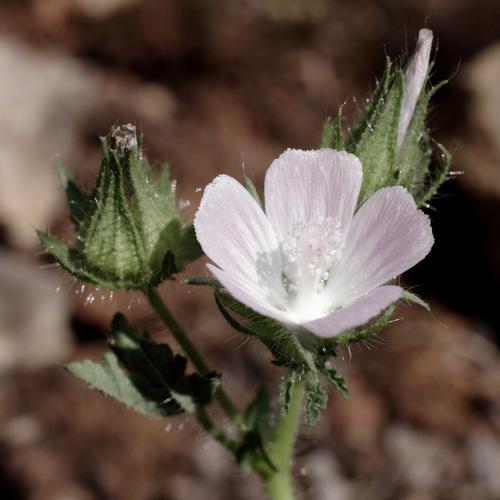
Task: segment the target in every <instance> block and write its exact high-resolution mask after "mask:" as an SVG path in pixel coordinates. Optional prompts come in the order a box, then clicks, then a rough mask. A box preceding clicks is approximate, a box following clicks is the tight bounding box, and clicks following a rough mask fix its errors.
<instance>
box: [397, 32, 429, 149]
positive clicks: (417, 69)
mask: <svg viewBox="0 0 500 500" xmlns="http://www.w3.org/2000/svg"><path fill="white" fill-rule="evenodd" d="M432 38H433V34H432V31H431V30H428V29H421V30H420V31H419V32H418V39H417V45H416V47H415V52H414V53H413V55H412V57H411V59H410V61H409V62H408V64H407V66H406V69H405V73H404V82H403V83H404V85H403V100H402V102H401V111H400V114H399V123H398V139H397V147H398V149H399V148H400V147H401V145H402V144H403V142H404V140H405V137H406V133H407V131H408V127H409V126H410V122H411V119H412V117H413V113H414V111H415V107H416V105H417V101H418V98H419V97H420V94H421V93H422V89H423V87H424V84H425V81H426V80H427V72H428V70H429V59H430V55H431V47H432Z"/></svg>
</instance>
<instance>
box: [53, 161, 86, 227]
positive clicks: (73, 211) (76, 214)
mask: <svg viewBox="0 0 500 500" xmlns="http://www.w3.org/2000/svg"><path fill="white" fill-rule="evenodd" d="M56 168H57V174H58V177H59V182H60V184H61V187H62V189H63V190H64V193H65V194H66V200H67V202H68V209H69V214H70V217H71V222H73V224H74V225H75V226H76V227H78V225H79V224H80V222H81V221H82V220H83V219H84V218H85V211H86V206H87V204H88V201H89V200H88V196H86V195H85V193H84V192H83V191H81V190H80V188H79V187H78V186H77V185H76V184H75V182H74V181H73V179H72V178H71V176H70V174H69V172H68V169H67V167H66V165H64V163H63V162H62V161H61V160H60V159H58V160H56Z"/></svg>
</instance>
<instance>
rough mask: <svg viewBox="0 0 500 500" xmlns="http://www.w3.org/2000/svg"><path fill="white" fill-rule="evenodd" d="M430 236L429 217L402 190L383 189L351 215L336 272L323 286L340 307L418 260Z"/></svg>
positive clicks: (395, 275)
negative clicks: (351, 219) (349, 225)
mask: <svg viewBox="0 0 500 500" xmlns="http://www.w3.org/2000/svg"><path fill="white" fill-rule="evenodd" d="M433 243H434V238H433V236H432V230H431V225H430V221H429V218H428V217H427V215H425V214H424V213H423V212H422V211H421V210H418V209H417V207H416V205H415V201H414V200H413V197H412V196H411V194H410V193H408V192H407V191H406V189H404V188H403V187H400V186H394V187H388V188H383V189H380V190H379V191H377V192H376V193H375V194H374V195H373V196H372V197H371V198H369V199H368V200H367V201H366V202H365V203H364V204H363V205H362V206H361V208H360V209H359V210H358V211H357V212H356V214H355V216H354V219H353V221H352V224H351V228H350V230H349V233H348V235H347V242H346V246H345V249H344V255H343V257H342V260H341V261H340V263H339V265H338V271H337V272H336V274H335V275H334V276H332V278H331V279H330V281H329V282H328V285H327V287H328V291H329V293H331V294H332V297H333V303H334V304H336V305H345V304H348V303H349V302H351V301H353V300H356V298H357V297H360V296H362V295H364V294H366V293H368V292H370V291H371V290H373V289H374V288H376V287H378V286H380V285H383V284H384V283H386V282H387V281H389V280H391V279H394V278H396V277H397V276H399V275H400V274H401V273H403V272H404V271H406V270H407V269H409V268H411V267H413V266H414V265H415V264H416V263H417V262H419V261H421V260H422V259H423V258H424V257H425V256H426V255H427V254H428V253H429V251H430V249H431V247H432V244H433Z"/></svg>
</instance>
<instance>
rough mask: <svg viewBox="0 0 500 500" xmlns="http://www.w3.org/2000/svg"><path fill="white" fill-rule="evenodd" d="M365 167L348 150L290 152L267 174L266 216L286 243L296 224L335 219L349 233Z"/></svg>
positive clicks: (281, 157) (286, 152)
mask: <svg viewBox="0 0 500 500" xmlns="http://www.w3.org/2000/svg"><path fill="white" fill-rule="evenodd" d="M361 177H362V169H361V164H360V162H359V160H358V158H356V157H355V156H354V155H351V154H349V153H346V152H345V151H335V150H333V149H320V150H316V151H301V150H296V149H288V150H287V151H285V152H284V153H283V154H281V155H280V156H279V158H277V159H276V160H274V161H273V162H272V164H271V166H270V167H269V169H268V171H267V173H266V180H265V206H266V214H267V217H268V219H269V220H270V222H271V224H272V226H273V229H274V231H275V232H276V234H277V235H278V237H279V238H280V239H281V241H283V240H286V238H287V236H289V235H290V233H291V231H292V228H293V226H294V224H297V223H299V224H307V223H308V222H311V221H312V220H314V219H317V218H318V217H323V218H325V219H326V218H327V217H331V218H332V219H333V220H334V221H335V222H338V223H340V225H341V228H343V229H344V230H345V231H347V228H348V227H349V224H350V222H351V220H352V215H353V213H354V209H355V207H356V201H357V198H358V194H359V189H360V186H361Z"/></svg>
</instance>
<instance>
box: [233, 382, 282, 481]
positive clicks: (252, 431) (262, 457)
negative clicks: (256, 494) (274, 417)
mask: <svg viewBox="0 0 500 500" xmlns="http://www.w3.org/2000/svg"><path fill="white" fill-rule="evenodd" d="M270 413H271V408H270V404H269V397H268V395H267V393H266V392H265V391H264V390H260V391H259V392H258V393H257V395H256V396H255V398H254V400H253V401H252V402H251V403H250V405H249V406H248V408H247V409H246V411H245V414H244V416H243V418H244V423H245V434H244V436H243V438H242V440H241V442H240V444H239V446H238V448H237V450H236V459H237V461H238V463H239V465H240V466H241V467H242V468H243V469H244V470H254V471H255V470H258V471H259V472H260V473H264V474H269V473H273V472H276V467H275V466H274V464H273V462H272V461H271V459H270V457H269V455H268V453H267V451H266V449H265V446H264V444H265V442H266V441H267V434H268V432H269V422H268V421H269V417H270Z"/></svg>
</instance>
